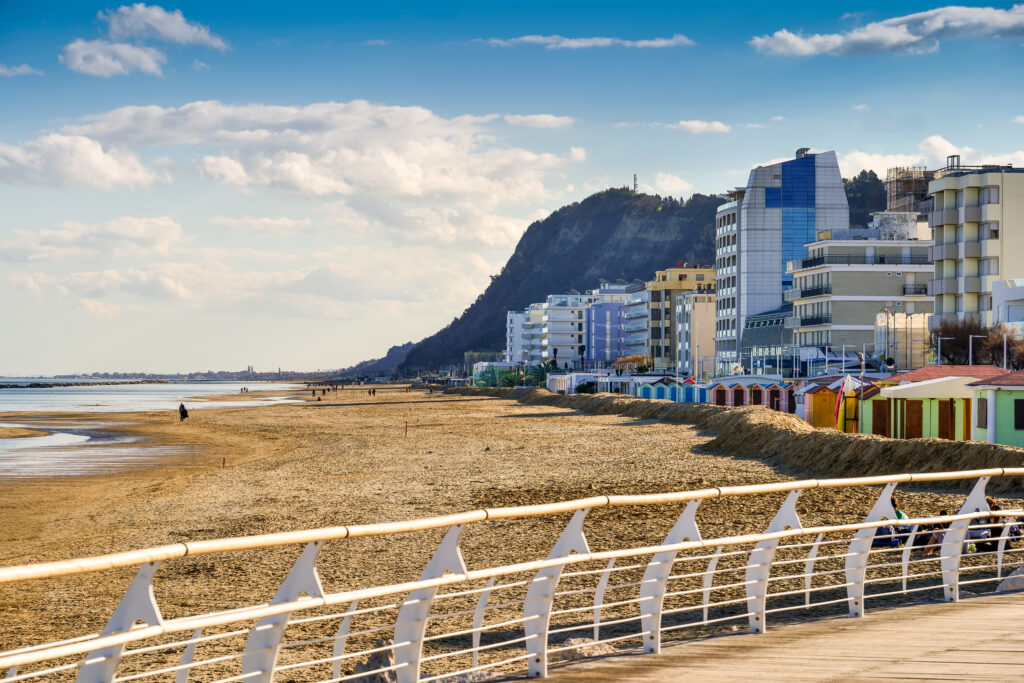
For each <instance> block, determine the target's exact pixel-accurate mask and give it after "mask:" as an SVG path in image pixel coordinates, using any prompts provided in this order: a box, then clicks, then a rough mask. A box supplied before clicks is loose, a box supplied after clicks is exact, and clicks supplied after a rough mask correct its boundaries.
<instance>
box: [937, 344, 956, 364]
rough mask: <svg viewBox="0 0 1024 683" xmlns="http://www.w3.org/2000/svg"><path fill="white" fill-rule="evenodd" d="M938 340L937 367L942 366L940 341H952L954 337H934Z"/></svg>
mask: <svg viewBox="0 0 1024 683" xmlns="http://www.w3.org/2000/svg"><path fill="white" fill-rule="evenodd" d="M936 339H938V340H939V365H942V340H943V339H947V340H949V339H954V337H936Z"/></svg>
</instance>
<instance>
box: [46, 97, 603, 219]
mask: <svg viewBox="0 0 1024 683" xmlns="http://www.w3.org/2000/svg"><path fill="white" fill-rule="evenodd" d="M493 118H494V117H490V116H488V117H472V116H460V117H455V118H443V117H440V116H437V115H436V114H434V113H433V112H431V111H429V110H427V109H424V108H422V107H397V106H384V105H377V104H371V103H369V102H364V101H359V100H356V101H353V102H347V103H346V102H322V103H316V104H311V105H307V106H302V107H287V106H268V105H259V104H252V105H239V106H233V105H225V104H221V103H220V102H192V103H189V104H186V105H183V106H181V107H167V108H164V107H157V106H146V107H122V108H120V109H115V110H113V111H110V112H107V113H105V114H100V115H98V116H93V117H89V118H87V119H85V120H84V121H83V122H82V123H81V124H78V125H72V126H68V127H66V129H65V132H67V133H73V134H76V135H87V136H90V137H92V138H95V139H97V140H101V141H104V142H108V143H110V144H115V145H117V146H119V147H133V148H137V147H148V146H167V145H203V146H204V148H208V147H211V146H213V147H221V148H222V150H221V151H219V153H214V152H210V153H208V154H206V155H205V156H203V157H202V158H201V159H199V160H197V163H198V165H199V167H200V168H201V169H202V170H203V171H204V172H205V173H206V174H207V175H208V176H209V177H210V178H212V179H214V180H216V181H218V182H222V183H225V184H228V185H233V186H236V187H239V188H246V189H254V188H259V187H270V188H279V189H283V190H288V191H292V192H298V193H301V194H306V195H312V196H329V195H351V194H353V193H359V194H361V195H368V196H371V197H384V196H386V197H388V198H396V197H400V198H408V199H410V200H412V199H416V200H418V201H422V200H423V198H425V197H434V198H436V199H439V200H442V199H448V200H450V199H458V200H460V201H474V202H482V203H484V204H486V205H493V204H496V203H499V202H502V203H514V202H520V201H524V200H530V201H535V200H537V199H539V198H545V197H550V196H552V192H551V191H549V190H548V189H547V188H546V186H545V179H546V175H547V173H548V172H549V171H551V170H553V169H555V168H558V167H561V166H564V165H565V164H567V163H571V162H575V161H581V160H582V159H584V158H585V157H586V152H585V150H583V149H581V148H574V149H570V151H569V153H568V154H563V155H558V154H552V153H538V152H533V151H530V150H527V149H523V148H516V147H507V146H503V145H500V144H497V142H496V140H495V139H494V136H493V134H492V133H491V131H489V130H487V129H486V128H485V127H484V124H485V123H486V122H488V121H491V120H493Z"/></svg>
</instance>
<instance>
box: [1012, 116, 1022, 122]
mask: <svg viewBox="0 0 1024 683" xmlns="http://www.w3.org/2000/svg"><path fill="white" fill-rule="evenodd" d="M1013 122H1014V123H1024V116H1015V117H1013Z"/></svg>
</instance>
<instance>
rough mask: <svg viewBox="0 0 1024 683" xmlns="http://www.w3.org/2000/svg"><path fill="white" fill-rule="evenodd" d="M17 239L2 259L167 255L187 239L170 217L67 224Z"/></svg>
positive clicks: (19, 233)
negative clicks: (85, 255)
mask: <svg viewBox="0 0 1024 683" xmlns="http://www.w3.org/2000/svg"><path fill="white" fill-rule="evenodd" d="M12 234H13V237H14V239H13V240H11V241H9V242H7V243H4V244H0V258H2V259H4V260H7V261H40V260H54V259H60V258H66V257H68V256H74V255H80V254H83V253H93V254H100V255H103V256H105V257H120V256H131V255H137V254H167V253H169V252H170V250H171V249H172V248H173V247H175V246H177V245H178V244H180V243H181V242H182V241H183V238H184V232H183V231H182V228H181V226H180V225H179V224H178V223H176V222H175V221H173V220H171V219H170V218H167V217H159V218H136V217H134V216H123V217H121V218H117V219H115V220H112V221H108V222H105V223H96V224H93V225H87V224H84V223H77V222H74V221H65V222H64V223H62V224H61V225H60V227H59V228H56V229H42V230H37V231H29V230H14V231H13V232H12Z"/></svg>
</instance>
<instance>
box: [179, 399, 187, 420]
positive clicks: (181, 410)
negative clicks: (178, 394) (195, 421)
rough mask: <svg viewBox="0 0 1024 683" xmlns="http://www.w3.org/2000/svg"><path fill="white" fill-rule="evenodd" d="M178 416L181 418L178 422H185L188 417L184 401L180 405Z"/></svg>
mask: <svg viewBox="0 0 1024 683" xmlns="http://www.w3.org/2000/svg"><path fill="white" fill-rule="evenodd" d="M178 417H179V418H181V419H180V420H178V422H184V421H185V418H186V417H188V410H186V409H185V404H184V403H182V404H181V405H179V406H178Z"/></svg>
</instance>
